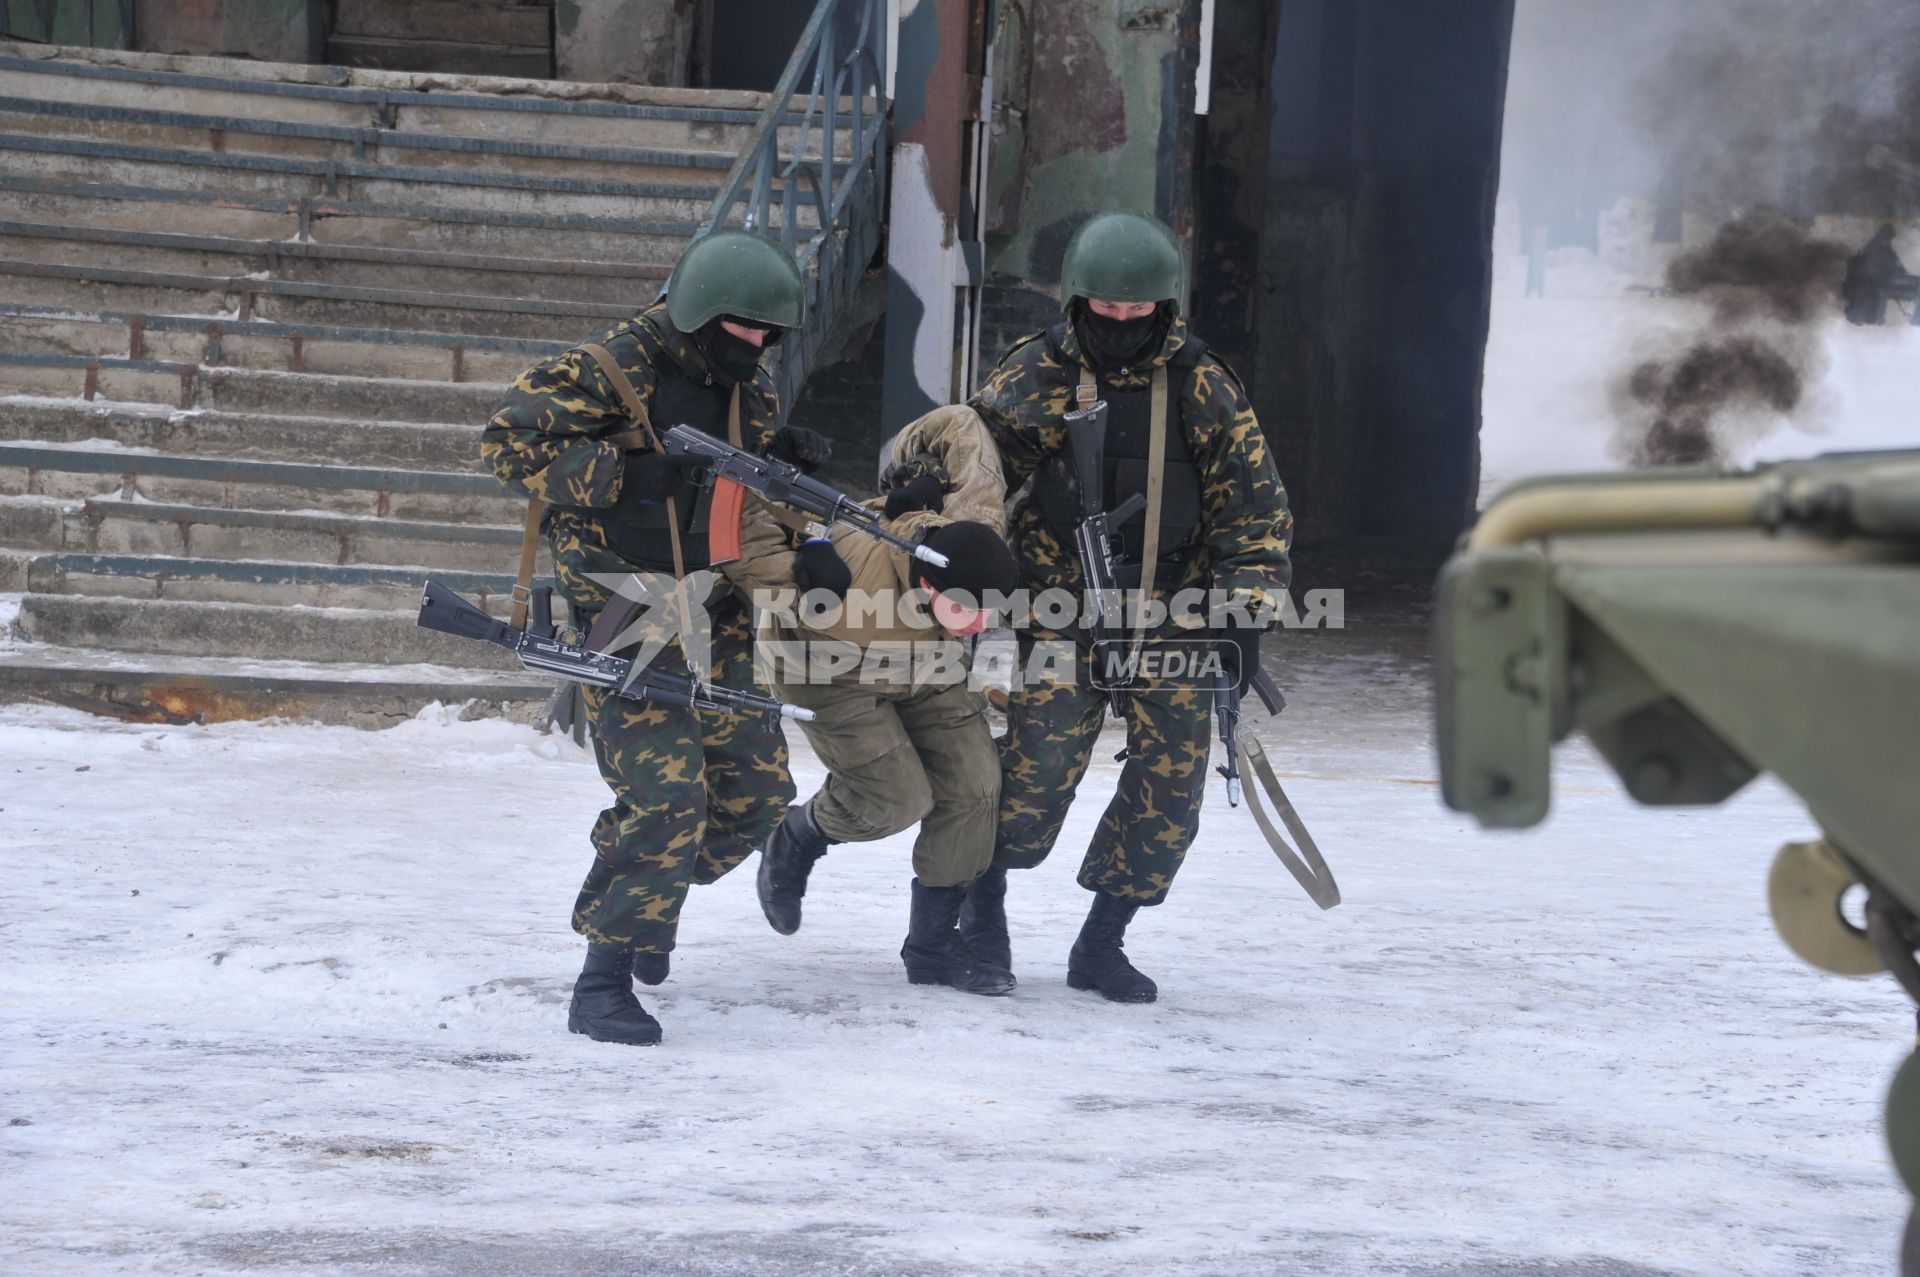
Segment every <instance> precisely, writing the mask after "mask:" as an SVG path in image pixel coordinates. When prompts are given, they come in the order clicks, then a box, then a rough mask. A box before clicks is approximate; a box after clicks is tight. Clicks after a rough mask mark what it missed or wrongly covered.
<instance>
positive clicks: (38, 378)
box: [0, 351, 507, 427]
mask: <svg viewBox="0 0 1920 1277" xmlns="http://www.w3.org/2000/svg"><path fill="white" fill-rule="evenodd" d="M0 368H4V369H5V376H6V378H7V381H6V384H7V386H8V388H9V389H12V390H15V391H16V392H18V393H20V394H25V395H29V396H43V397H47V398H54V399H77V400H82V401H91V400H94V399H95V398H96V397H98V398H101V399H106V400H110V401H114V402H117V403H120V404H130V405H146V406H147V407H148V408H149V409H161V410H163V409H164V408H167V407H173V408H204V409H208V410H215V411H221V412H252V413H275V414H281V415H285V416H308V415H321V416H326V417H337V418H341V419H344V420H366V421H413V422H438V423H441V424H448V423H451V424H455V425H472V426H475V427H478V426H480V425H482V424H484V423H485V422H486V421H487V419H488V418H490V417H492V416H493V413H494V410H495V409H496V408H498V407H499V406H500V401H501V399H502V398H503V397H504V396H505V395H506V391H507V387H506V385H505V384H504V383H496V382H468V381H457V382H456V381H428V380H425V379H423V378H418V377H340V376H334V375H333V374H331V373H311V372H274V371H269V370H267V369H261V368H223V367H208V366H200V367H196V366H194V365H192V364H171V363H165V362H161V361H158V360H150V359H148V360H143V359H112V358H107V357H105V356H100V357H89V356H86V355H33V354H15V353H10V352H6V351H0Z"/></svg>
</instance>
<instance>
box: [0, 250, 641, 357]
mask: <svg viewBox="0 0 1920 1277" xmlns="http://www.w3.org/2000/svg"><path fill="white" fill-rule="evenodd" d="M0 302H10V303H14V304H16V305H18V304H28V303H31V304H36V305H41V306H51V307H69V308H73V307H79V308H89V309H99V310H122V311H162V312H165V313H167V314H174V315H205V316H207V317H209V318H215V319H217V318H219V317H222V316H224V315H232V316H234V317H236V318H239V319H243V320H246V319H264V320H268V321H271V322H275V323H282V324H301V323H319V324H334V325H339V326H342V327H364V328H406V329H426V330H431V331H435V332H442V333H474V334H479V335H484V336H496V337H528V338H536V339H540V340H549V341H563V340H566V339H568V338H569V337H572V338H575V339H577V338H578V336H579V335H580V332H581V330H583V329H592V328H595V327H598V328H600V329H605V328H608V327H611V326H612V325H613V324H615V323H617V322H619V321H620V320H623V319H627V318H630V317H631V316H632V314H633V312H634V310H635V309H636V307H635V306H634V305H632V304H618V305H616V304H612V303H608V302H588V301H545V300H540V299H536V298H525V297H490V296H486V295H484V294H479V293H439V292H416V291H409V290H406V289H399V288H370V287H366V286H364V285H349V284H327V283H308V282H306V281H303V280H287V279H258V278H253V277H250V276H244V275H243V276H223V275H188V274H176V273H172V272H168V271H158V270H139V269H134V268H131V267H123V266H105V265H91V264H88V265H72V264H68V263H64V262H25V261H17V260H12V259H0Z"/></svg>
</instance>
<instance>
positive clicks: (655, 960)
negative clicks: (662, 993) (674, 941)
mask: <svg viewBox="0 0 1920 1277" xmlns="http://www.w3.org/2000/svg"><path fill="white" fill-rule="evenodd" d="M671 957H672V955H671V954H665V953H646V952H643V951H641V950H638V949H636V950H635V951H634V954H633V978H634V979H636V980H638V981H639V982H640V983H641V984H659V983H660V982H661V981H662V980H664V979H666V978H667V968H668V966H669V965H670V964H671Z"/></svg>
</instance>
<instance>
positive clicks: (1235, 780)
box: [1213, 665, 1340, 909]
mask: <svg viewBox="0 0 1920 1277" xmlns="http://www.w3.org/2000/svg"><path fill="white" fill-rule="evenodd" d="M1247 685H1248V686H1249V687H1250V688H1252V689H1253V693H1254V695H1256V696H1258V697H1259V698H1260V703H1261V704H1262V705H1265V706H1266V707H1267V713H1269V714H1272V715H1273V716H1275V717H1276V718H1277V717H1279V715H1280V711H1281V710H1283V709H1285V708H1286V707H1287V698H1286V697H1285V696H1282V695H1281V694H1280V689H1279V688H1278V687H1276V686H1274V682H1273V678H1272V676H1271V675H1269V674H1268V673H1267V672H1266V671H1265V670H1263V669H1261V668H1260V667H1259V666H1258V665H1256V666H1254V669H1253V676H1252V677H1251V678H1250V679H1249V680H1248V684H1247ZM1240 696H1241V692H1240V686H1239V682H1238V680H1236V679H1235V678H1234V676H1233V675H1231V674H1229V673H1227V672H1226V671H1225V670H1224V669H1222V670H1216V671H1215V672H1214V681H1213V712H1214V715H1215V717H1216V718H1217V719H1218V720H1219V723H1220V744H1221V747H1222V749H1223V752H1224V753H1225V754H1226V757H1227V761H1226V764H1225V765H1224V766H1220V767H1216V768H1214V770H1215V771H1217V772H1219V773H1220V775H1221V776H1223V777H1225V778H1226V782H1227V805H1228V806H1230V807H1238V806H1239V805H1240V760H1241V758H1243V757H1244V758H1245V759H1246V760H1247V767H1248V769H1249V770H1251V771H1252V772H1253V778H1254V780H1255V781H1257V782H1259V783H1258V784H1256V785H1254V787H1253V788H1252V789H1250V790H1248V791H1247V797H1248V804H1247V805H1248V807H1249V809H1250V810H1251V811H1252V813H1253V823H1254V824H1256V825H1258V826H1259V827H1260V833H1261V834H1262V835H1263V836H1264V837H1265V838H1266V840H1267V846H1268V847H1270V848H1272V849H1273V854H1274V855H1276V856H1278V857H1279V858H1280V863H1281V864H1283V865H1285V866H1286V868H1287V872H1288V873H1290V874H1292V875H1293V878H1294V881H1295V882H1298V883H1299V884H1300V885H1301V887H1303V888H1304V889H1305V890H1306V893H1307V895H1308V897H1310V898H1311V899H1312V901H1313V903H1315V904H1317V905H1319V906H1320V907H1321V908H1322V909H1331V908H1333V907H1334V906H1335V905H1337V904H1339V903H1340V885H1339V884H1338V883H1336V882H1335V881H1334V880H1333V871H1332V870H1331V869H1329V868H1327V861H1326V858H1325V857H1324V856H1322V855H1321V854H1320V848H1319V846H1318V845H1317V844H1315V842H1314V841H1313V835H1312V834H1310V833H1308V832H1307V826H1306V823H1305V822H1304V821H1302V820H1301V819H1300V813H1299V812H1297V811H1295V810H1294V808H1293V800H1292V799H1290V798H1288V797H1287V791H1286V790H1285V789H1283V788H1281V785H1280V777H1278V776H1277V775H1275V774H1274V770H1273V764H1272V763H1270V762H1268V761H1267V751H1266V750H1265V749H1264V748H1262V747H1261V745H1260V738H1259V737H1257V736H1255V735H1254V734H1253V733H1252V732H1251V731H1248V730H1246V729H1244V728H1243V727H1242V726H1241V725H1240ZM1262 793H1265V794H1266V796H1267V799H1268V801H1270V802H1272V803H1273V808H1274V810H1275V811H1277V812H1279V813H1280V821H1281V823H1282V824H1284V825H1286V827H1287V832H1288V833H1290V834H1292V835H1293V841H1294V843H1295V845H1297V846H1298V847H1299V848H1300V851H1299V854H1298V855H1296V854H1294V850H1293V848H1292V847H1289V846H1288V845H1287V840H1286V839H1285V838H1282V837H1281V836H1280V831H1279V830H1278V829H1275V828H1274V827H1273V820H1272V818H1271V817H1269V816H1268V815H1267V809H1266V805H1265V803H1263V802H1261V800H1260V795H1261V794H1262Z"/></svg>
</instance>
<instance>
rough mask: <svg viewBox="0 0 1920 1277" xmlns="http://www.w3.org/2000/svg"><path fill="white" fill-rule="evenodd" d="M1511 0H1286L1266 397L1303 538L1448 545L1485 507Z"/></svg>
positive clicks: (1262, 385) (1261, 354)
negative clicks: (1485, 411) (1421, 1)
mask: <svg viewBox="0 0 1920 1277" xmlns="http://www.w3.org/2000/svg"><path fill="white" fill-rule="evenodd" d="M1512 22H1513V0H1453V2H1452V3H1449V4H1448V5H1446V6H1425V5H1407V4H1402V3H1399V2H1398V0H1288V2H1287V3H1286V4H1285V5H1283V6H1282V7H1281V9H1280V14H1279V23H1280V25H1279V29H1278V33H1277V40H1276V43H1275V50H1274V56H1273V63H1272V72H1271V75H1270V76H1269V83H1270V84H1271V86H1272V89H1271V92H1272V98H1273V104H1272V126H1271V138H1270V141H1271V147H1270V152H1269V156H1268V168H1267V174H1266V184H1265V189H1266V197H1267V198H1266V210H1265V219H1264V226H1263V227H1262V233H1261V245H1260V252H1261V258H1260V280H1259V289H1260V291H1259V298H1258V301H1257V303H1256V305H1255V308H1254V319H1255V323H1256V327H1257V335H1256V339H1255V343H1254V346H1255V350H1256V352H1257V354H1256V356H1255V358H1254V359H1253V361H1252V364H1251V365H1250V367H1249V368H1248V369H1245V370H1243V371H1248V372H1249V373H1250V374H1251V380H1252V382H1253V390H1254V406H1255V407H1256V409H1258V410H1259V412H1260V415H1261V418H1262V421H1263V423H1265V424H1266V426H1267V434H1268V439H1269V442H1270V443H1271V444H1272V446H1273V448H1274V451H1275V454H1276V456H1277V458H1278V460H1279V462H1280V467H1281V473H1282V475H1283V477H1284V478H1285V479H1286V481H1287V484H1288V487H1289V489H1290V490H1291V492H1292V494H1293V497H1294V501H1295V505H1296V507H1297V509H1298V512H1299V514H1300V521H1301V528H1302V539H1303V541H1307V542H1311V541H1315V540H1326V539H1354V538H1360V539H1371V540H1376V541H1379V542H1382V543H1387V544H1392V545H1397V546H1399V547H1403V548H1406V549H1409V550H1410V551H1414V552H1419V551H1423V550H1424V551H1435V550H1438V549H1440V548H1444V547H1445V545H1446V544H1447V543H1449V542H1450V541H1451V539H1452V538H1453V536H1454V535H1455V534H1456V533H1457V532H1458V531H1459V529H1460V528H1461V527H1462V526H1463V525H1464V524H1465V523H1466V521H1467V519H1468V518H1469V517H1470V516H1471V513H1472V510H1473V499H1474V495H1475V492H1476V489H1477V487H1478V478H1479V429H1480V381H1481V371H1482V367H1483V364H1484V357H1485V347H1486V336H1487V323H1488V317H1489V313H1490V309H1489V308H1490V302H1489V298H1490V275H1491V270H1492V239H1493V208H1494V197H1495V194H1496V192H1497V190H1498V187H1499V154H1500V137H1501V126H1502V114H1503V108H1504V105H1505V94H1506V67H1507V57H1508V47H1509V42H1510V39H1511V31H1512Z"/></svg>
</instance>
